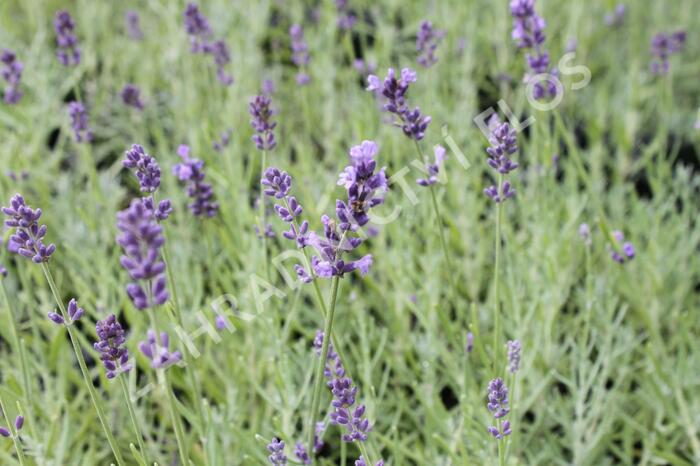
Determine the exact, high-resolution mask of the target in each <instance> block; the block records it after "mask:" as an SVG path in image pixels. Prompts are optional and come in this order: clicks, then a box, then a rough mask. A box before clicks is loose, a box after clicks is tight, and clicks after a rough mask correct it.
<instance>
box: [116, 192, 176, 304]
mask: <svg viewBox="0 0 700 466" xmlns="http://www.w3.org/2000/svg"><path fill="white" fill-rule="evenodd" d="M117 228H119V230H120V231H121V232H122V234H121V235H120V236H118V237H117V243H118V244H119V245H120V246H121V247H122V249H123V250H124V255H123V256H122V257H121V264H122V266H123V267H124V268H125V269H126V270H127V272H129V276H130V277H131V278H132V279H133V280H134V282H132V283H131V284H129V285H128V286H127V287H126V291H127V293H128V294H129V297H130V298H131V300H132V302H133V303H134V306H136V308H137V309H147V308H150V307H153V306H155V305H160V304H164V303H165V302H166V301H167V300H168V298H169V295H168V291H167V290H166V279H165V263H164V262H163V261H162V260H161V257H160V248H161V247H162V246H163V244H164V243H165V238H164V237H163V228H162V227H161V226H160V225H158V223H157V222H156V219H155V218H154V216H153V212H152V210H151V209H149V208H148V207H147V206H146V205H144V202H143V201H142V200H141V199H134V200H133V201H132V202H131V205H130V206H129V208H128V209H126V210H123V211H121V212H119V213H118V214H117ZM140 282H145V283H147V284H148V286H146V289H144V287H143V286H142V285H141V284H140ZM146 290H148V292H147V291H146Z"/></svg>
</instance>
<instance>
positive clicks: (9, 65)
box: [0, 49, 24, 105]
mask: <svg viewBox="0 0 700 466" xmlns="http://www.w3.org/2000/svg"><path fill="white" fill-rule="evenodd" d="M0 62H2V64H3V65H4V67H3V68H2V71H0V75H2V78H3V79H4V80H5V82H7V87H6V88H5V92H4V100H5V103H6V104H10V105H14V104H16V103H18V102H19V101H20V99H21V98H22V96H23V95H24V93H23V92H22V91H21V90H20V88H19V81H20V79H21V78H22V71H23V70H24V64H22V62H21V61H19V60H17V55H15V53H14V52H13V51H11V50H7V49H5V50H3V51H2V53H1V54H0Z"/></svg>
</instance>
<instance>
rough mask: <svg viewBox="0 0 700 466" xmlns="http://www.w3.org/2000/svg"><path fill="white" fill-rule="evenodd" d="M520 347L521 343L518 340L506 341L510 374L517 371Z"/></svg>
mask: <svg viewBox="0 0 700 466" xmlns="http://www.w3.org/2000/svg"><path fill="white" fill-rule="evenodd" d="M520 349H521V345H520V342H519V341H518V340H509V341H508V370H510V372H511V374H515V373H516V372H518V368H519V367H520Z"/></svg>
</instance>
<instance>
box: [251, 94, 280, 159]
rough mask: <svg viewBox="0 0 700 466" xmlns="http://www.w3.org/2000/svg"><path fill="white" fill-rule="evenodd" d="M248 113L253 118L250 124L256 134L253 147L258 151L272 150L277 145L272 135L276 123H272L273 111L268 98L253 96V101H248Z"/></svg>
mask: <svg viewBox="0 0 700 466" xmlns="http://www.w3.org/2000/svg"><path fill="white" fill-rule="evenodd" d="M249 111H250V114H251V115H252V116H253V119H252V120H251V121H250V124H251V126H252V127H253V129H255V132H256V134H255V135H254V136H253V142H255V146H256V147H257V148H258V149H260V150H272V149H274V148H275V146H276V145H277V142H276V141H275V133H274V129H275V126H277V123H275V122H274V121H272V115H274V111H273V109H272V106H271V101H270V98H269V97H267V96H266V95H258V96H255V97H254V98H253V100H251V101H250V105H249Z"/></svg>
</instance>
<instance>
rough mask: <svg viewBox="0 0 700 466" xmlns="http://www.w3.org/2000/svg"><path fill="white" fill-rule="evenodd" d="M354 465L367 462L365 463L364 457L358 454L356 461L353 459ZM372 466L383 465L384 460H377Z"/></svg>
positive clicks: (365, 464) (358, 465)
mask: <svg viewBox="0 0 700 466" xmlns="http://www.w3.org/2000/svg"><path fill="white" fill-rule="evenodd" d="M355 466H367V463H365V458H364V457H362V456H360V457H359V458H358V459H357V461H355ZM374 466H384V460H379V461H377V462H376V463H375V465H374Z"/></svg>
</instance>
